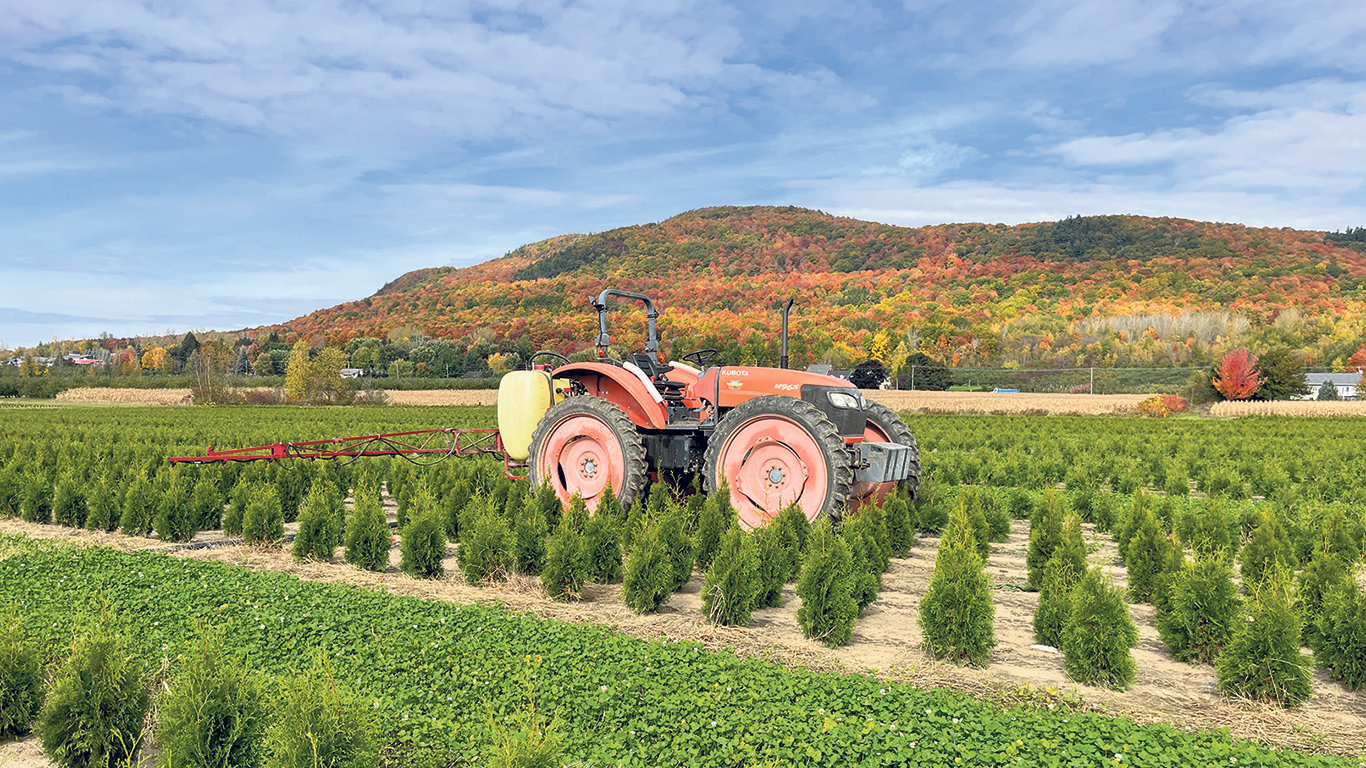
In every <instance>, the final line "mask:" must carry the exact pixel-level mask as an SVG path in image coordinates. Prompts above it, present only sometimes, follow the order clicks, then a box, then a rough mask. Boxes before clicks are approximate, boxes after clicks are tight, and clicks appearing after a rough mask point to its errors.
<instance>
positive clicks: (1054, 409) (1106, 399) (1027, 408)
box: [863, 389, 1151, 415]
mask: <svg viewBox="0 0 1366 768" xmlns="http://www.w3.org/2000/svg"><path fill="white" fill-rule="evenodd" d="M863 394H864V396H866V397H868V398H869V399H872V400H876V401H877V402H879V403H882V404H883V405H885V406H887V407H888V408H891V409H892V410H894V411H899V412H907V411H909V412H911V413H916V412H918V411H922V410H924V411H931V412H944V413H965V412H980V413H996V412H998V411H999V412H1005V413H1039V412H1041V411H1043V412H1047V413H1053V414H1059V413H1081V414H1087V415H1102V414H1112V413H1132V412H1133V410H1134V408H1135V407H1137V406H1138V404H1139V403H1141V402H1143V400H1144V399H1145V398H1148V397H1151V395H1066V394H1048V393H1030V392H923V391H919V390H917V391H914V392H906V391H893V390H885V389H865V390H863Z"/></svg>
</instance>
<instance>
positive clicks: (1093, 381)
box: [1091, 365, 1096, 395]
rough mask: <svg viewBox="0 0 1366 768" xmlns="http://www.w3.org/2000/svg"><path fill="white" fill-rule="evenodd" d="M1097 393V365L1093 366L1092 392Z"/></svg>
mask: <svg viewBox="0 0 1366 768" xmlns="http://www.w3.org/2000/svg"><path fill="white" fill-rule="evenodd" d="M1095 393H1096V367H1095V366H1094V365H1093V366H1091V394H1093V395H1094V394H1095Z"/></svg>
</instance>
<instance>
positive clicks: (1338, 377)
mask: <svg viewBox="0 0 1366 768" xmlns="http://www.w3.org/2000/svg"><path fill="white" fill-rule="evenodd" d="M1329 381H1331V382H1333V386H1334V387H1337V390H1338V397H1341V398H1342V399H1343V400H1355V399H1357V389H1358V387H1360V385H1361V373H1360V372H1353V373H1306V374H1305V375H1304V383H1305V385H1306V386H1308V387H1309V394H1307V395H1305V396H1304V399H1305V400H1317V399H1318V397H1319V390H1320V389H1322V388H1323V385H1324V384H1325V383H1326V382H1329Z"/></svg>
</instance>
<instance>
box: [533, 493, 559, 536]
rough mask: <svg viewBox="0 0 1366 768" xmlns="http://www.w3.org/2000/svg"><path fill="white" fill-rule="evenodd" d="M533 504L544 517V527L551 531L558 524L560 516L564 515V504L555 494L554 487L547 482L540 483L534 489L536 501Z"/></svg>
mask: <svg viewBox="0 0 1366 768" xmlns="http://www.w3.org/2000/svg"><path fill="white" fill-rule="evenodd" d="M533 506H535V508H536V509H538V510H540V512H541V515H542V516H543V517H544V518H545V529H546V530H547V531H553V530H555V529H556V528H558V527H559V526H560V518H561V517H564V504H562V503H561V502H560V497H559V496H557V495H555V489H554V488H551V487H550V484H549V483H545V484H542V485H541V487H540V488H537V489H536V501H535V502H534V504H533Z"/></svg>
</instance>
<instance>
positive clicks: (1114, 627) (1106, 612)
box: [1062, 568, 1138, 691]
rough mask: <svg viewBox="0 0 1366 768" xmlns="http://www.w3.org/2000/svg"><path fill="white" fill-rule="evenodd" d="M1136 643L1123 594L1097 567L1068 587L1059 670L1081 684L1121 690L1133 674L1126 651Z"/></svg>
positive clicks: (1130, 660) (1136, 633)
mask: <svg viewBox="0 0 1366 768" xmlns="http://www.w3.org/2000/svg"><path fill="white" fill-rule="evenodd" d="M1137 644H1138V629H1137V628H1136V627H1134V621H1133V619H1132V618H1131V617H1130V616H1129V605H1128V603H1126V602H1125V601H1124V593H1123V592H1121V591H1120V590H1119V589H1117V588H1116V587H1114V586H1113V585H1112V584H1111V583H1110V580H1109V579H1108V578H1106V576H1105V575H1104V574H1103V573H1102V572H1101V570H1100V569H1099V568H1092V569H1091V570H1089V571H1087V572H1086V574H1085V575H1083V576H1082V577H1081V579H1080V580H1079V581H1078V582H1077V584H1076V586H1074V587H1073V588H1072V606H1071V609H1070V610H1069V611H1068V614H1067V623H1066V625H1065V626H1064V627H1063V633H1062V652H1063V668H1064V669H1065V670H1066V671H1067V676H1068V677H1070V678H1072V679H1073V680H1076V681H1077V682H1079V683H1082V684H1085V685H1096V686H1101V687H1105V688H1114V689H1116V690H1121V691H1122V690H1124V689H1126V688H1128V687H1129V685H1130V684H1131V683H1133V681H1134V674H1135V671H1136V668H1135V665H1134V657H1133V654H1132V653H1130V651H1129V649H1130V648H1132V647H1133V646H1135V645H1137Z"/></svg>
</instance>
